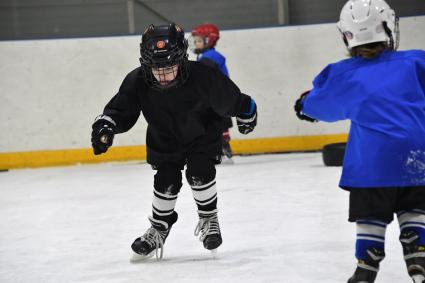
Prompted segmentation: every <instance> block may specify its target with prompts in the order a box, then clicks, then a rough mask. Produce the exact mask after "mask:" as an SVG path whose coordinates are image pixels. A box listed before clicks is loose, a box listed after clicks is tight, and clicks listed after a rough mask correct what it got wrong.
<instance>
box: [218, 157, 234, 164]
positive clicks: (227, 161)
mask: <svg viewBox="0 0 425 283" xmlns="http://www.w3.org/2000/svg"><path fill="white" fill-rule="evenodd" d="M220 164H223V165H233V164H235V162H234V161H233V159H232V158H228V157H222V159H221V163H220Z"/></svg>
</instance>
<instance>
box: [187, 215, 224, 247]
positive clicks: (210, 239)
mask: <svg viewBox="0 0 425 283" xmlns="http://www.w3.org/2000/svg"><path fill="white" fill-rule="evenodd" d="M194 234H195V236H199V240H200V241H201V242H203V243H204V247H205V248H206V249H207V250H215V249H217V248H218V247H219V246H220V245H221V243H222V242H223V240H222V238H221V233H220V225H219V224H218V218H217V212H215V213H213V214H210V215H202V214H200V215H199V222H198V225H196V228H195V233H194Z"/></svg>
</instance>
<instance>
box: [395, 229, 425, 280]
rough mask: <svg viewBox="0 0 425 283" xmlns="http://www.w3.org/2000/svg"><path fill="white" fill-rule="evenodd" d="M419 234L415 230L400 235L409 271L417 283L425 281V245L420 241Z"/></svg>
mask: <svg viewBox="0 0 425 283" xmlns="http://www.w3.org/2000/svg"><path fill="white" fill-rule="evenodd" d="M418 240H419V236H418V234H417V233H416V232H415V231H413V230H410V231H405V232H403V233H402V234H401V235H400V242H401V244H402V246H403V254H404V260H405V261H406V266H407V272H408V273H409V276H410V277H411V278H412V280H413V282H415V283H425V246H421V245H419V243H418Z"/></svg>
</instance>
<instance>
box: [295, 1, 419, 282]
mask: <svg viewBox="0 0 425 283" xmlns="http://www.w3.org/2000/svg"><path fill="white" fill-rule="evenodd" d="M338 28H339V30H340V31H341V33H342V36H343V39H344V42H345V44H346V45H347V48H348V51H349V53H350V55H351V58H350V59H347V60H343V61H340V62H338V63H335V64H331V65H329V66H328V67H326V68H325V69H324V70H323V71H322V72H321V73H320V74H319V75H318V76H317V77H316V78H315V80H314V82H313V86H314V87H313V89H312V90H311V91H310V92H307V93H304V94H303V95H302V96H301V98H300V99H298V100H297V102H296V104H295V110H296V112H297V116H298V117H299V118H300V119H304V120H308V121H315V119H317V120H321V121H325V122H334V121H337V120H344V119H350V120H351V129H350V133H349V139H348V144H347V149H346V154H345V159H344V164H343V171H342V177H341V180H340V187H341V188H343V189H345V190H348V191H350V209H349V221H351V222H356V226H357V240H356V258H357V259H358V264H357V268H356V270H355V272H354V275H353V276H352V277H351V278H350V279H349V281H348V282H350V283H355V282H369V283H371V282H374V281H375V278H376V276H377V272H378V269H379V263H380V261H381V260H382V259H383V258H384V256H385V254H384V243H385V230H386V227H387V225H388V224H389V223H390V222H391V221H392V220H393V215H394V213H396V214H397V217H398V222H399V225H400V242H401V244H402V246H403V253H404V259H405V261H406V265H407V269H408V273H409V275H410V276H411V277H412V279H413V280H414V282H421V283H422V282H425V52H424V51H419V50H411V51H403V52H401V51H396V49H397V45H398V38H399V34H398V19H397V17H396V15H395V12H394V11H393V10H392V9H391V8H390V7H389V6H388V4H387V3H386V2H385V1H383V0H350V1H348V2H347V4H346V5H345V6H344V7H343V9H342V12H341V17H340V22H339V23H338Z"/></svg>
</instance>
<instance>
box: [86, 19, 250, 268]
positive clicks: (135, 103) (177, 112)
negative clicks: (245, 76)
mask: <svg viewBox="0 0 425 283" xmlns="http://www.w3.org/2000/svg"><path fill="white" fill-rule="evenodd" d="M187 47H188V44H187V40H186V39H185V38H184V32H183V30H182V29H181V28H180V27H179V26H178V25H175V24H170V25H164V26H153V25H150V26H149V27H148V28H147V29H146V31H145V32H144V34H143V36H142V42H141V44H140V54H141V57H140V63H141V67H139V68H136V69H135V70H133V71H132V72H130V73H129V74H128V75H127V76H126V78H125V79H124V81H123V83H122V85H121V87H120V89H119V91H118V93H117V94H116V95H115V96H114V97H113V98H112V100H111V101H110V102H109V103H108V104H107V105H106V107H105V109H104V111H103V114H102V115H100V116H98V117H97V118H96V119H95V122H94V124H93V127H92V128H93V132H92V146H93V149H94V153H95V154H101V153H105V152H106V151H107V150H108V148H109V147H110V146H111V145H112V141H113V138H114V135H115V134H120V133H124V132H126V131H128V130H129V129H130V128H131V127H133V125H134V124H135V123H136V121H137V119H138V117H139V115H140V112H142V113H143V116H144V117H145V119H146V121H147V123H148V128H147V133H146V148H147V162H148V163H149V164H151V165H152V168H153V169H154V170H156V174H155V176H154V191H153V203H152V216H151V217H149V220H150V223H151V227H150V228H149V229H148V230H147V231H146V233H145V234H144V235H142V236H141V237H139V238H137V239H136V240H135V241H134V243H133V244H132V246H131V247H132V249H133V251H134V253H135V254H134V256H133V260H142V259H146V258H148V257H151V256H152V255H154V254H156V256H157V258H162V255H163V246H164V242H165V240H166V238H167V236H168V234H169V232H170V229H171V227H172V226H173V224H174V223H175V222H176V221H177V213H176V212H175V211H174V207H175V204H176V201H177V196H178V193H179V191H180V188H181V186H182V172H181V170H183V167H184V166H185V165H186V166H187V169H186V178H187V181H188V183H189V185H190V186H191V188H192V192H193V197H194V199H195V202H196V204H197V207H198V214H199V222H198V224H197V226H196V229H195V235H197V236H199V237H200V240H201V241H202V242H203V245H204V247H205V248H206V249H208V250H214V249H216V248H217V247H219V246H220V245H221V243H222V238H221V233H220V227H219V223H218V218H217V190H216V186H215V184H216V180H215V175H216V171H215V164H218V163H220V154H221V136H222V131H221V130H222V118H223V117H230V116H237V125H238V129H239V131H240V132H241V133H243V134H247V133H249V132H251V131H252V130H253V129H254V127H255V126H256V123H257V111H256V105H255V102H254V100H253V99H252V98H250V97H249V96H248V95H245V94H243V93H241V92H240V90H239V89H238V87H237V86H236V85H235V84H234V83H233V82H232V81H231V80H230V79H228V78H227V77H226V76H223V75H222V74H221V73H220V72H219V71H218V70H214V69H212V68H210V67H206V66H204V65H203V64H201V63H198V62H191V61H188V59H187V57H188V55H187ZM158 252H159V255H158Z"/></svg>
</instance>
